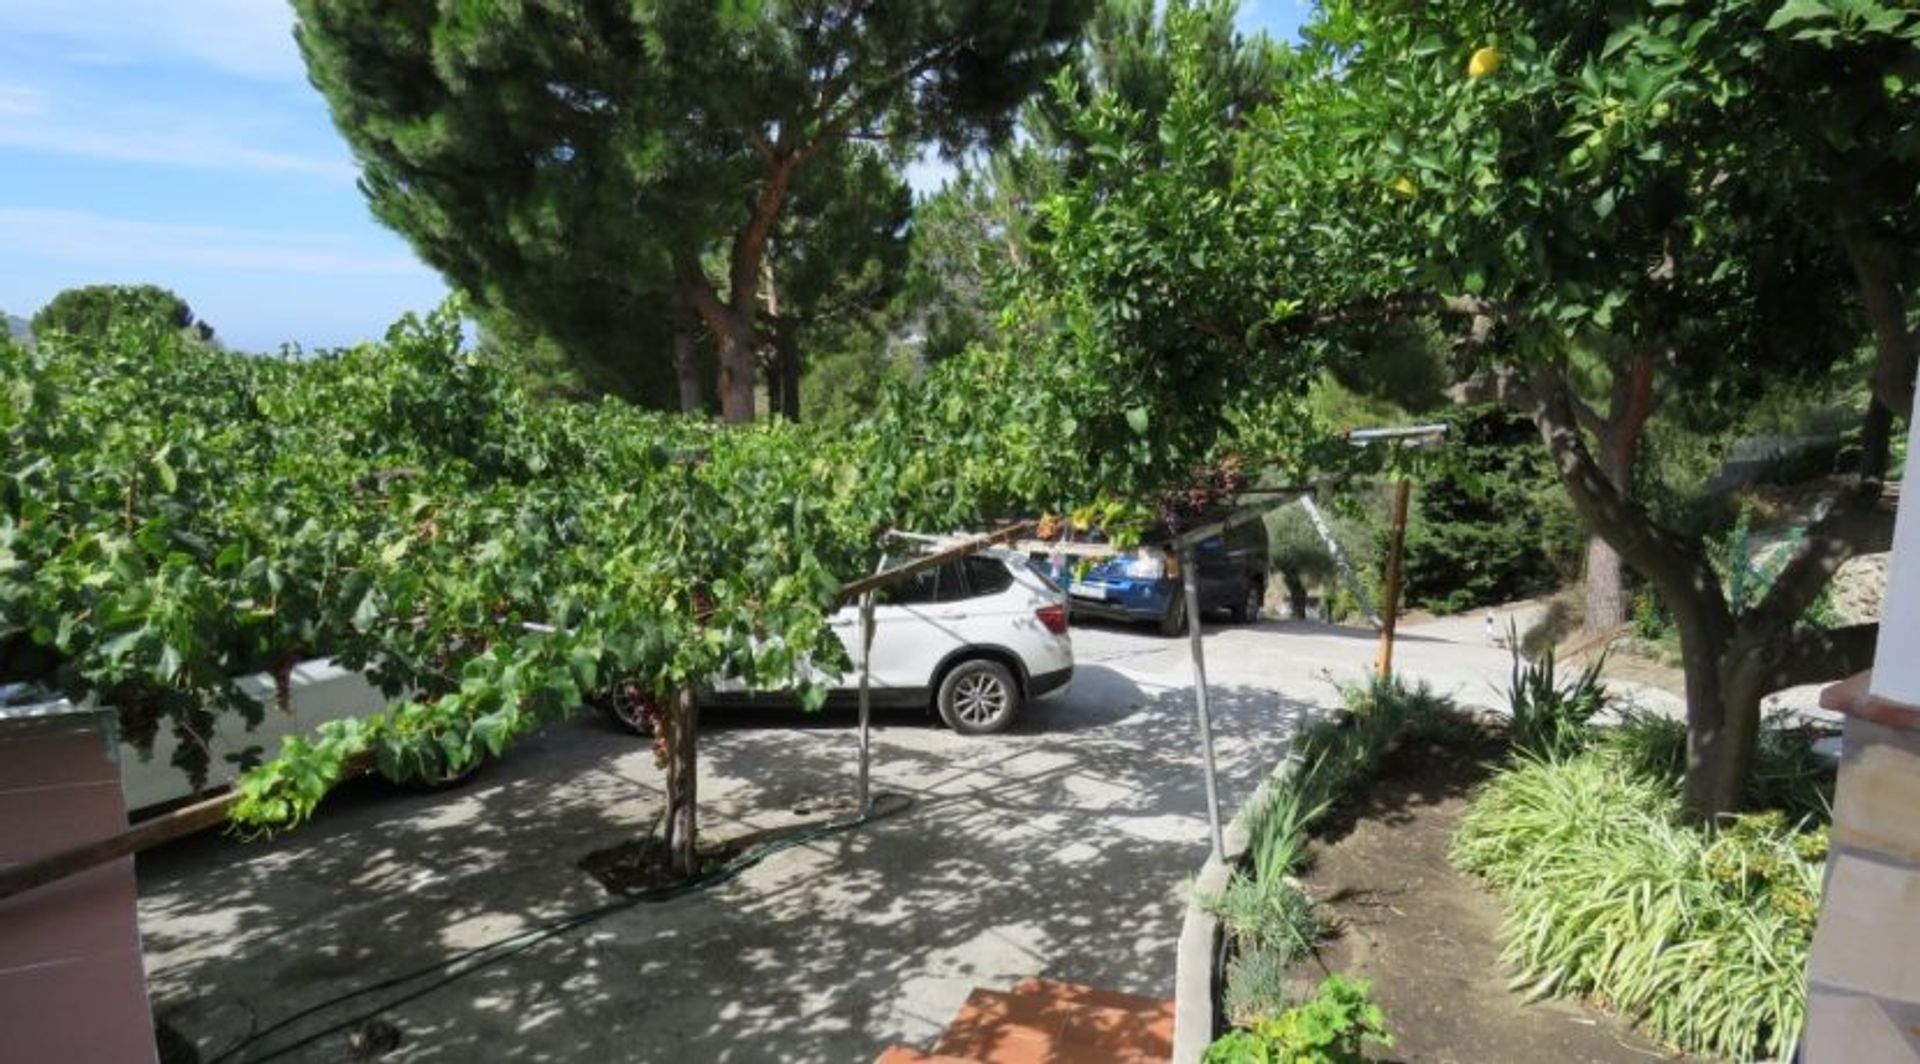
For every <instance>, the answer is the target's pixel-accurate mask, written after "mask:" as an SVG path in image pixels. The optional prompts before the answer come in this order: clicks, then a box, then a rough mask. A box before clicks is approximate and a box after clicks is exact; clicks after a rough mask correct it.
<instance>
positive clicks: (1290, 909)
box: [1204, 871, 1325, 984]
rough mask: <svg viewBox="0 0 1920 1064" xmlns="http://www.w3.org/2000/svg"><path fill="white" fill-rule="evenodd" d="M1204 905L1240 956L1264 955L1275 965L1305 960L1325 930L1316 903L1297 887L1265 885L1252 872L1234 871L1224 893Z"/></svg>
mask: <svg viewBox="0 0 1920 1064" xmlns="http://www.w3.org/2000/svg"><path fill="white" fill-rule="evenodd" d="M1204 901H1205V905H1206V908H1207V911H1208V912H1210V913H1212V914H1213V915H1214V916H1216V917H1218V918H1219V920H1220V923H1221V924H1222V925H1223V926H1224V927H1225V928H1226V929H1227V933H1228V934H1229V935H1231V936H1232V938H1233V941H1234V943H1235V945H1236V947H1237V948H1238V949H1239V951H1240V953H1241V954H1242V955H1247V954H1252V953H1264V954H1267V955H1268V956H1269V958H1270V962H1271V963H1273V964H1279V965H1286V964H1290V963H1292V962H1293V961H1295V960H1297V959H1299V958H1301V957H1304V956H1306V955H1307V953H1309V952H1310V951H1311V950H1312V949H1313V944H1314V943H1315V942H1317V941H1319V939H1320V935H1321V933H1322V932H1323V931H1324V930H1325V928H1323V927H1322V926H1321V923H1320V918H1319V917H1318V916H1317V915H1316V914H1315V913H1314V911H1313V901H1312V899H1310V898H1308V897H1307V896H1306V895H1305V894H1302V893H1300V891H1299V889H1298V888H1297V887H1293V886H1289V885H1287V884H1285V883H1282V882H1279V881H1277V880H1276V881H1268V880H1263V879H1260V878H1258V876H1257V874H1255V873H1251V872H1246V871H1236V872H1234V873H1233V876H1232V877H1231V878H1230V879H1228V880H1227V886H1226V889H1225V890H1222V891H1221V892H1220V893H1219V894H1218V895H1217V896H1214V897H1210V898H1207V899H1205V900H1204ZM1231 978H1232V977H1231V976H1229V983H1230V984H1231Z"/></svg>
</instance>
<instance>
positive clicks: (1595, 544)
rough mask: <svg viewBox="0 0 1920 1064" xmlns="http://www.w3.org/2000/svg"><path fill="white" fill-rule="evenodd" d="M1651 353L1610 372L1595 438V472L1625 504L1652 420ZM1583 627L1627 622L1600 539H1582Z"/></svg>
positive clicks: (1622, 591) (1622, 567)
mask: <svg viewBox="0 0 1920 1064" xmlns="http://www.w3.org/2000/svg"><path fill="white" fill-rule="evenodd" d="M1653 370H1654V360H1653V356H1652V355H1651V354H1646V353H1641V354H1638V355H1635V356H1634V358H1633V360H1632V361H1631V362H1630V363H1628V364H1627V365H1626V366H1621V367H1616V368H1615V370H1614V379H1613V388H1612V394H1611V396H1610V398H1609V400H1608V404H1607V419H1606V421H1605V422H1603V423H1602V424H1601V425H1600V426H1599V431H1598V432H1597V433H1596V435H1597V436H1598V439H1597V440H1596V441H1595V442H1596V443H1597V444H1598V445H1599V454H1598V455H1597V456H1596V457H1597V458H1598V459H1599V461H1600V469H1601V472H1603V473H1605V474H1606V477H1607V479H1608V480H1610V481H1612V482H1613V486H1614V490H1615V491H1618V492H1619V493H1620V496H1621V497H1622V498H1625V499H1631V498H1633V467H1634V465H1635V464H1636V462H1637V461H1638V459H1639V457H1640V440H1641V438H1642V437H1643V436H1644V435H1645V432H1646V427H1647V419H1648V418H1649V417H1651V416H1652V415H1653ZM1586 599H1587V602H1586V611H1585V613H1586V616H1585V620H1584V624H1585V626H1586V630H1587V631H1589V632H1596V633H1597V632H1611V631H1613V630H1614V629H1615V628H1618V627H1620V626H1621V625H1623V624H1625V623H1627V617H1628V615H1629V614H1630V613H1631V600H1630V598H1629V596H1628V595H1627V579H1626V564H1625V562H1624V560H1623V559H1622V558H1621V557H1620V552H1619V551H1616V550H1614V549H1613V546H1612V545H1611V544H1609V543H1608V542H1607V541H1606V539H1605V538H1604V537H1602V536H1599V535H1597V534H1596V535H1593V536H1591V537H1590V538H1589V539H1588V540H1587V595H1586Z"/></svg>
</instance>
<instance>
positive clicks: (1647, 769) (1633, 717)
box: [1596, 710, 1834, 824]
mask: <svg viewBox="0 0 1920 1064" xmlns="http://www.w3.org/2000/svg"><path fill="white" fill-rule="evenodd" d="M1621 716H1622V718H1623V719H1622V721H1621V723H1620V724H1619V725H1618V726H1617V727H1611V728H1605V729H1601V730H1600V731H1599V733H1598V735H1597V737H1596V738H1597V740H1598V741H1599V743H1600V744H1601V745H1602V746H1604V747H1605V748H1606V749H1607V750H1608V751H1609V752H1610V753H1611V755H1612V756H1614V757H1616V758H1618V759H1619V760H1620V762H1621V764H1622V765H1624V766H1625V767H1626V768H1627V770H1628V771H1630V772H1632V773H1634V774H1636V775H1640V776H1645V777H1647V778H1650V779H1656V780H1669V781H1671V780H1677V779H1679V778H1680V777H1681V776H1682V774H1684V773H1685V771H1686V766H1687V728H1686V725H1685V724H1684V723H1682V722H1680V721H1677V720H1673V719H1671V718H1668V717H1662V716H1658V715H1656V714H1653V713H1648V712H1644V711H1633V710H1625V711H1622V713H1621ZM1813 742H1814V735H1813V733H1812V732H1811V731H1810V730H1808V729H1807V728H1806V727H1805V726H1803V725H1798V724H1795V723H1793V722H1792V721H1791V720H1790V715H1789V714H1787V713H1786V712H1784V711H1782V712H1781V713H1778V714H1775V715H1774V716H1773V717H1771V718H1769V719H1767V720H1765V721H1763V722H1762V727H1761V729H1760V735H1759V737H1758V739H1757V740H1756V741H1755V743H1754V750H1753V768H1752V771H1751V773H1750V774H1749V775H1748V777H1747V782H1746V805H1747V807H1748V808H1752V809H1761V810H1771V811H1778V812H1780V813H1782V814H1784V815H1785V816H1787V817H1788V818H1790V819H1791V820H1792V821H1793V822H1794V823H1796V824H1798V823H1807V822H1812V821H1819V820H1825V819H1828V818H1830V817H1831V816H1832V810H1833V786H1834V765H1833V763H1832V762H1831V761H1828V760H1827V759H1825V758H1822V757H1821V756H1820V755H1818V754H1816V753H1814V750H1813Z"/></svg>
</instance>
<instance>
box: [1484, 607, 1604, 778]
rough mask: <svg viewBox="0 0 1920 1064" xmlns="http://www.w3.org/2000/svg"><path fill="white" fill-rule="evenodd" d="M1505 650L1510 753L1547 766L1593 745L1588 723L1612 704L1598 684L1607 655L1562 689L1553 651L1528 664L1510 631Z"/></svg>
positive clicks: (1590, 665) (1595, 660)
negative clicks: (1509, 663) (1508, 653)
mask: <svg viewBox="0 0 1920 1064" xmlns="http://www.w3.org/2000/svg"><path fill="white" fill-rule="evenodd" d="M1507 645H1508V647H1509V648H1511V650H1512V653H1513V679H1512V683H1511V684H1510V685H1509V686H1508V688H1507V708H1508V712H1509V723H1508V727H1509V729H1510V734H1511V735H1512V739H1513V745H1514V748H1515V749H1517V750H1519V751H1520V752H1522V753H1523V754H1527V755H1529V756H1532V757H1538V758H1542V759H1544V760H1549V761H1557V760H1560V759H1562V758H1566V757H1571V756H1573V755H1574V754H1577V753H1579V752H1580V751H1581V750H1584V749H1585V748H1586V747H1587V745H1588V743H1590V742H1591V741H1592V739H1593V731H1592V722H1593V718H1594V717H1596V716H1598V715H1599V714H1600V713H1602V712H1604V711H1605V710H1606V709H1607V707H1608V705H1609V704H1610V702H1611V701H1612V699H1611V698H1610V697H1609V696H1608V694H1607V689H1606V685H1605V684H1603V683H1602V682H1601V680H1600V673H1601V670H1602V669H1604V668H1605V667H1606V663H1607V662H1606V655H1604V654H1602V655H1599V656H1597V657H1595V658H1594V659H1593V660H1592V661H1591V662H1589V663H1588V664H1587V667H1586V668H1584V669H1582V670H1580V673H1579V674H1578V675H1577V676H1574V677H1573V678H1572V679H1569V680H1567V681H1566V682H1565V683H1562V682H1560V679H1559V676H1558V675H1557V674H1556V663H1555V661H1554V650H1553V648H1552V647H1547V648H1546V649H1545V650H1544V651H1542V652H1541V654H1540V656H1539V657H1536V658H1534V659H1532V660H1528V659H1527V657H1526V655H1525V653H1524V652H1523V651H1522V649H1521V647H1520V634H1519V632H1517V631H1515V630H1514V629H1513V627H1512V626H1511V625H1509V626H1508V628H1507Z"/></svg>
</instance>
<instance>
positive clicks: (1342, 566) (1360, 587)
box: [1300, 495, 1380, 628]
mask: <svg viewBox="0 0 1920 1064" xmlns="http://www.w3.org/2000/svg"><path fill="white" fill-rule="evenodd" d="M1300 508H1301V509H1302V510H1305V511H1306V512H1307V520H1308V521H1309V522H1311V523H1312V525H1313V530H1314V531H1315V532H1318V533H1320V540H1321V542H1323V543H1325V544H1326V545H1327V553H1328V554H1331V555H1333V565H1334V568H1336V569H1338V570H1340V578H1341V579H1342V580H1345V581H1346V582H1347V590H1349V591H1351V592H1353V597H1354V598H1356V599H1358V600H1359V602H1360V608H1361V609H1362V610H1364V611H1366V614H1367V621H1368V622H1369V623H1371V624H1372V625H1373V626H1374V627H1375V628H1378V627H1380V614H1379V613H1378V612H1376V611H1375V610H1374V608H1373V596H1371V595H1369V594H1367V585H1365V584H1363V583H1361V582H1360V574H1359V573H1356V572H1354V571H1353V563H1352V562H1350V561H1348V560H1347V552H1346V551H1343V550H1341V549H1340V541H1339V540H1337V539H1335V538H1333V528H1332V527H1331V526H1329V525H1328V524H1327V519H1326V518H1325V517H1324V516H1322V515H1321V513H1320V507H1318V506H1315V505H1314V504H1313V496H1311V495H1302V496H1300Z"/></svg>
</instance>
